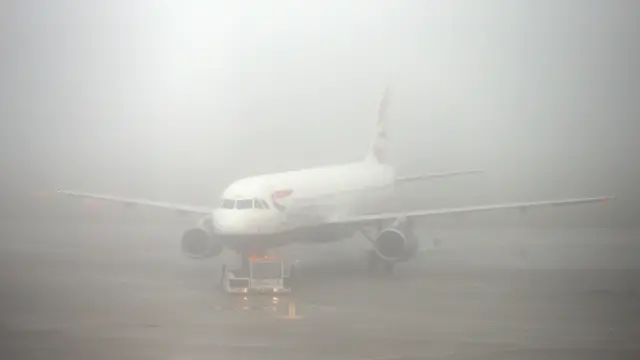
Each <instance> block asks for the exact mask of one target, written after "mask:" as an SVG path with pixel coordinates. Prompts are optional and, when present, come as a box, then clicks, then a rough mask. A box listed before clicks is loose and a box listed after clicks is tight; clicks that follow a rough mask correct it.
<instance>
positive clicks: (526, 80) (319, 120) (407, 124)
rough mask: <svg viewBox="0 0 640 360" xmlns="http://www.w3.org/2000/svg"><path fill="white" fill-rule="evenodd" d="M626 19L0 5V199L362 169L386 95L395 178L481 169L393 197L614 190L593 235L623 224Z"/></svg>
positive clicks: (402, 5) (464, 11)
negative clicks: (356, 165)
mask: <svg viewBox="0 0 640 360" xmlns="http://www.w3.org/2000/svg"><path fill="white" fill-rule="evenodd" d="M633 5H634V4H633V3H632V2H628V1H606V2H605V1H584V0H580V1H577V0H575V1H573V0H572V1H570V0H566V1H562V2H557V1H554V2H552V1H530V2H520V1H519V2H514V1H498V0H495V1H475V2H473V3H471V2H469V1H463V0H457V1H446V2H445V1H441V2H435V1H398V0H396V1H364V0H363V1H349V2H345V1H322V2H313V3H310V2H304V3H303V2H294V1H278V2H266V1H235V2H231V1H228V2H222V1H212V0H208V1H194V0H183V1H162V2H159V1H151V0H139V1H135V2H125V1H108V2H96V1H80V0H77V1H71V0H51V1H46V2H45V1H6V2H3V4H2V6H1V9H0V16H1V18H2V21H1V22H0V27H1V28H2V32H1V35H0V36H1V44H2V54H3V56H2V57H1V59H0V63H1V64H2V65H1V67H0V71H1V72H2V73H1V74H2V78H3V79H4V81H2V83H1V85H0V91H1V95H2V98H1V100H0V101H1V102H2V103H1V104H0V105H1V106H0V108H1V110H0V111H2V125H1V126H2V128H1V129H0V136H1V137H2V138H1V140H2V147H3V148H2V166H3V169H4V170H5V171H4V175H3V178H4V186H3V187H4V190H3V192H4V193H6V194H9V195H7V196H10V195H11V194H16V193H24V194H26V193H33V192H39V193H42V192H47V191H53V190H54V189H55V188H60V187H64V188H75V189H81V190H87V191H96V192H108V193H118V194H122V195H130V196H140V197H148V198H155V199H162V200H174V201H182V202H192V203H200V204H201V203H212V202H213V201H215V200H216V199H217V197H218V195H219V193H220V191H221V190H222V189H223V188H224V186H225V185H227V184H228V183H229V182H230V181H232V180H234V179H236V178H238V177H242V176H247V175H253V174H258V173H264V172H274V171H282V170H289V169H297V168H303V167H308V166H316V165H328V164H334V163H342V162H347V161H354V160H359V159H361V158H363V157H364V156H365V153H366V151H367V146H368V144H369V140H370V137H371V135H372V131H373V124H374V122H375V116H376V112H377V106H378V102H379V101H380V98H381V96H382V93H383V90H384V87H385V86H386V85H387V84H390V86H391V88H392V91H393V92H392V93H393V97H392V101H391V107H390V112H391V118H392V122H391V124H390V130H391V141H390V149H389V155H390V158H391V162H392V163H393V164H394V165H396V166H397V169H398V172H399V173H407V174H409V173H421V172H429V171H436V172H439V171H449V170H459V169H468V168H481V169H484V170H486V171H487V173H486V174H485V175H483V176H482V177H480V178H473V179H467V180H465V181H466V182H465V183H462V182H460V181H456V185H455V186H453V185H447V183H444V182H441V181H440V182H438V183H437V184H433V185H431V184H430V185H429V186H426V187H419V188H413V190H409V191H408V192H407V193H406V194H404V195H403V196H404V198H405V199H411V200H416V202H417V203H421V199H425V198H428V200H429V201H431V202H430V204H433V205H438V206H451V205H459V204H472V203H479V202H494V201H507V200H509V201H516V200H533V199H541V198H555V197H574V196H594V195H595V196H598V195H616V196H617V197H618V199H617V200H616V202H615V206H611V208H610V209H609V210H608V211H609V215H607V219H606V221H604V223H608V222H609V223H610V222H615V223H616V224H617V223H627V224H628V223H631V221H632V219H633V218H635V216H634V214H637V213H638V211H639V210H640V207H639V206H638V197H639V195H638V193H639V192H638V187H637V184H638V183H639V182H640V167H639V166H638V161H637V159H636V156H635V154H638V153H640V145H639V144H640V142H638V141H637V139H636V137H637V134H638V130H640V127H639V125H638V122H637V121H636V117H637V116H638V113H639V111H638V110H639V105H638V103H639V102H638V100H640V99H638V90H639V89H638V75H637V71H635V70H636V64H637V63H638V60H639V59H638V56H637V49H636V48H637V41H636V40H635V37H634V34H635V27H634V25H635V24H634V23H635V22H637V15H636V11H635V9H634V6H633ZM576 211H577V212H578V213H579V212H580V211H581V210H576ZM585 211H586V210H585ZM587 212H588V211H587ZM590 214H591V215H592V216H594V217H602V213H597V214H596V213H594V212H593V211H592V212H590ZM594 214H595V215H594ZM598 224H601V223H598Z"/></svg>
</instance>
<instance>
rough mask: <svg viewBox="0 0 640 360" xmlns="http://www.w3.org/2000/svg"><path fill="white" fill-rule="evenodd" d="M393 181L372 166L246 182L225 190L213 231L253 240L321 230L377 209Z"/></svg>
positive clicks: (384, 168)
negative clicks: (335, 220)
mask: <svg viewBox="0 0 640 360" xmlns="http://www.w3.org/2000/svg"><path fill="white" fill-rule="evenodd" d="M394 180H395V171H394V169H393V167H391V166H389V165H385V164H380V163H377V162H372V161H363V162H357V163H351V164H345V165H338V166H328V167H318V168H310V169H303V170H296V171H288V172H283V173H274V174H267V175H259V176H252V177H247V178H244V179H241V180H238V181H235V182H234V183H232V184H231V185H229V186H228V187H227V188H226V189H225V190H224V192H223V194H222V199H221V202H220V204H219V207H218V208H216V209H215V210H214V211H213V223H214V228H215V231H216V232H217V233H220V234H226V235H253V234H255V235H258V234H275V233H278V232H283V231H288V230H293V229H296V228H299V227H303V226H309V225H318V224H322V223H323V222H325V220H326V219H329V218H331V217H334V216H337V215H343V214H348V213H356V212H358V213H362V212H363V211H366V210H368V209H371V208H372V207H376V206H378V205H380V204H382V203H383V202H384V200H385V199H387V198H388V197H389V196H390V195H391V194H392V192H393V184H394Z"/></svg>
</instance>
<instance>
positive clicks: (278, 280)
mask: <svg viewBox="0 0 640 360" xmlns="http://www.w3.org/2000/svg"><path fill="white" fill-rule="evenodd" d="M291 275H292V271H291V269H289V268H287V267H286V266H285V263H284V261H282V260H281V259H273V258H268V257H259V258H255V257H253V258H252V257H250V258H248V259H244V261H243V264H242V266H241V267H240V268H237V269H233V270H229V269H227V267H226V266H225V265H223V267H222V279H221V282H222V284H221V285H222V290H223V291H224V292H226V293H229V294H256V293H257V294H288V293H290V292H291Z"/></svg>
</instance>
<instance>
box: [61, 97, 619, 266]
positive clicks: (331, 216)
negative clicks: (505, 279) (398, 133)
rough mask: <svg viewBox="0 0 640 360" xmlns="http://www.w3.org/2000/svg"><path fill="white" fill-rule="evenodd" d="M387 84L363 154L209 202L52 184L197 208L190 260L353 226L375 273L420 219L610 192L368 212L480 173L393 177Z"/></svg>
mask: <svg viewBox="0 0 640 360" xmlns="http://www.w3.org/2000/svg"><path fill="white" fill-rule="evenodd" d="M388 104H389V89H388V88H387V89H386V91H385V93H384V96H383V97H382V100H381V102H380V106H379V109H378V118H377V122H376V128H375V130H376V131H375V133H374V137H373V140H372V142H371V144H370V147H369V151H368V153H367V155H366V157H365V158H364V159H363V160H361V161H358V162H351V163H347V164H342V165H334V166H324V167H313V168H307V169H301V170H294V171H287V172H280V173H271V174H264V175H257V176H250V177H246V178H242V179H239V180H237V181H234V182H232V183H231V184H230V185H229V186H228V187H227V188H226V189H225V190H224V191H223V192H222V195H221V199H220V203H219V204H218V205H217V206H215V207H213V208H212V207H209V206H197V205H188V204H177V203H170V202H161V201H153V200H147V199H140V198H127V197H120V196H113V195H107V194H98V193H89V192H81V191H75V190H58V193H61V194H66V195H70V196H76V197H82V198H89V199H98V200H107V201H113V202H117V203H123V204H125V205H144V206H150V207H156V208H164V209H168V210H174V211H178V212H182V213H194V214H199V215H200V216H201V217H200V220H199V221H198V222H197V224H196V225H195V226H194V227H193V228H191V229H187V230H186V231H185V232H184V233H183V235H182V239H181V247H182V252H183V253H184V254H185V255H186V256H188V257H190V258H193V259H204V258H214V257H216V256H218V255H219V254H220V253H221V252H222V251H223V249H224V248H227V249H231V250H234V251H236V252H238V253H239V254H240V255H241V256H243V258H244V259H248V258H249V257H251V256H255V255H256V254H260V255H262V254H266V252H267V251H268V250H270V249H272V248H275V247H278V246H284V245H287V244H291V243H295V242H306V243H326V242H334V241H340V240H345V239H350V238H353V237H354V235H355V234H356V233H357V232H360V233H361V234H362V235H364V236H365V237H366V238H367V239H368V240H369V241H370V242H371V245H372V249H371V250H370V251H369V255H370V256H369V257H368V264H369V269H370V270H371V271H372V272H373V273H378V272H379V270H382V272H384V273H389V272H392V271H393V268H394V266H395V265H396V264H397V263H401V262H405V261H408V260H409V259H411V258H412V257H413V256H414V255H415V254H416V252H417V251H418V248H419V240H418V238H417V237H416V236H415V235H414V232H413V222H414V220H415V219H418V218H429V217H434V216H446V215H455V214H468V213H477V212H487V211H496V210H506V209H519V210H521V211H524V210H526V209H529V208H536V207H544V206H562V205H578V204H587V203H596V202H602V201H605V200H607V199H610V198H612V197H603V196H598V197H585V198H574V199H557V200H544V201H530V202H515V203H504V204H492V205H480V206H467V207H459V208H445V209H422V210H411V211H400V212H377V213H371V212H367V209H371V208H374V207H377V206H379V205H381V204H384V203H385V201H388V200H389V199H390V198H391V197H392V196H393V194H394V189H395V186H396V185H398V184H403V183H410V182H414V181H420V180H427V179H435V178H448V177H453V176H460V175H468V174H474V173H480V172H481V171H480V170H466V171H456V172H445V173H436V174H424V175H414V176H404V177H401V176H396V173H395V170H394V167H393V166H391V165H390V164H388V163H387V162H386V161H385V153H386V142H387V124H388V122H389V121H388Z"/></svg>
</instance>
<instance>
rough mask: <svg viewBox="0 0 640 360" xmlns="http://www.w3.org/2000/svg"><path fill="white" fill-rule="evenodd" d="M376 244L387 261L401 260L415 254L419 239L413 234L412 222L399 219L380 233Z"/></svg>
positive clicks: (376, 247)
mask: <svg viewBox="0 0 640 360" xmlns="http://www.w3.org/2000/svg"><path fill="white" fill-rule="evenodd" d="M374 244H375V251H376V253H377V254H378V256H380V257H381V258H383V259H384V260H387V261H392V262H400V261H407V260H409V259H410V258H411V257H412V256H413V255H415V253H416V252H417V251H418V245H419V241H418V238H417V237H416V236H415V235H414V234H413V229H412V226H411V223H410V222H409V221H408V220H406V219H398V220H396V221H395V222H394V223H393V224H392V225H391V226H390V227H388V228H386V229H384V230H382V231H381V232H380V234H378V238H377V239H376V241H375V243H374Z"/></svg>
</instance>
